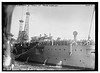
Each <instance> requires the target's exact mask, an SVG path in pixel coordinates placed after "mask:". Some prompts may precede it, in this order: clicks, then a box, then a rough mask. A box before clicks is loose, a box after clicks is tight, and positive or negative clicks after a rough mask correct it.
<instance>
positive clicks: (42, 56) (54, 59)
mask: <svg viewBox="0 0 100 73" xmlns="http://www.w3.org/2000/svg"><path fill="white" fill-rule="evenodd" d="M69 52H70V46H66V45H65V46H64V45H62V46H57V45H54V46H45V47H44V46H39V47H37V48H32V49H30V50H29V51H27V53H25V54H23V55H21V56H20V57H19V59H20V60H27V61H31V62H32V61H33V62H37V63H42V64H44V63H45V64H52V65H57V64H58V63H59V62H60V61H62V65H63V66H73V67H80V68H93V69H94V68H95V53H94V46H88V45H87V46H79V45H77V46H72V54H71V55H70V54H69Z"/></svg>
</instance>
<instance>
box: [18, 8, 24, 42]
mask: <svg viewBox="0 0 100 73" xmlns="http://www.w3.org/2000/svg"><path fill="white" fill-rule="evenodd" d="M23 22H24V21H23V7H22V16H21V19H20V20H19V23H20V26H19V33H18V38H17V42H21V36H22V29H23Z"/></svg>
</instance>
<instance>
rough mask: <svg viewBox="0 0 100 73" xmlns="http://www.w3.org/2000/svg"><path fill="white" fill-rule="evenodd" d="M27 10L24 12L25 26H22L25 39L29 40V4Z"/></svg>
mask: <svg viewBox="0 0 100 73" xmlns="http://www.w3.org/2000/svg"><path fill="white" fill-rule="evenodd" d="M27 7H28V8H27V12H26V20H25V26H24V32H25V36H24V37H25V40H26V41H29V16H30V12H29V5H28V6H27Z"/></svg>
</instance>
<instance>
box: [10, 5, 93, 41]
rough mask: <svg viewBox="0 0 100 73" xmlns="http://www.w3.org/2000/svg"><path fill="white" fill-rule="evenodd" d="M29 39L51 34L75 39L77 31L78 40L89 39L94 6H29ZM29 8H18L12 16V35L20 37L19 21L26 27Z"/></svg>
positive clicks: (55, 36)
mask: <svg viewBox="0 0 100 73" xmlns="http://www.w3.org/2000/svg"><path fill="white" fill-rule="evenodd" d="M28 10H29V12H30V17H29V37H30V38H31V37H33V36H39V35H40V34H42V35H44V33H45V34H47V35H49V33H51V35H52V36H53V37H54V38H57V37H60V38H62V39H63V38H64V39H73V32H74V31H77V32H78V35H77V39H78V40H80V39H87V38H88V34H89V28H90V24H91V18H92V13H93V6H86V5H57V6H43V5H41V6H40V5H30V6H29V9H28ZM26 11H27V6H16V7H15V9H14V12H13V16H12V23H11V24H12V26H11V33H12V34H13V35H14V38H17V37H18V32H19V26H20V23H19V20H20V19H23V20H24V23H23V28H24V25H25V19H26V14H25V13H26ZM90 36H91V38H92V39H93V40H94V39H95V13H94V15H93V21H92V28H91V34H90Z"/></svg>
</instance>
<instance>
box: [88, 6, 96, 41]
mask: <svg viewBox="0 0 100 73" xmlns="http://www.w3.org/2000/svg"><path fill="white" fill-rule="evenodd" d="M94 12H95V6H94V8H93V12H92V18H91V22H90V29H89V35H88V40H89V39H90V33H91V27H92V21H93V15H94Z"/></svg>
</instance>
